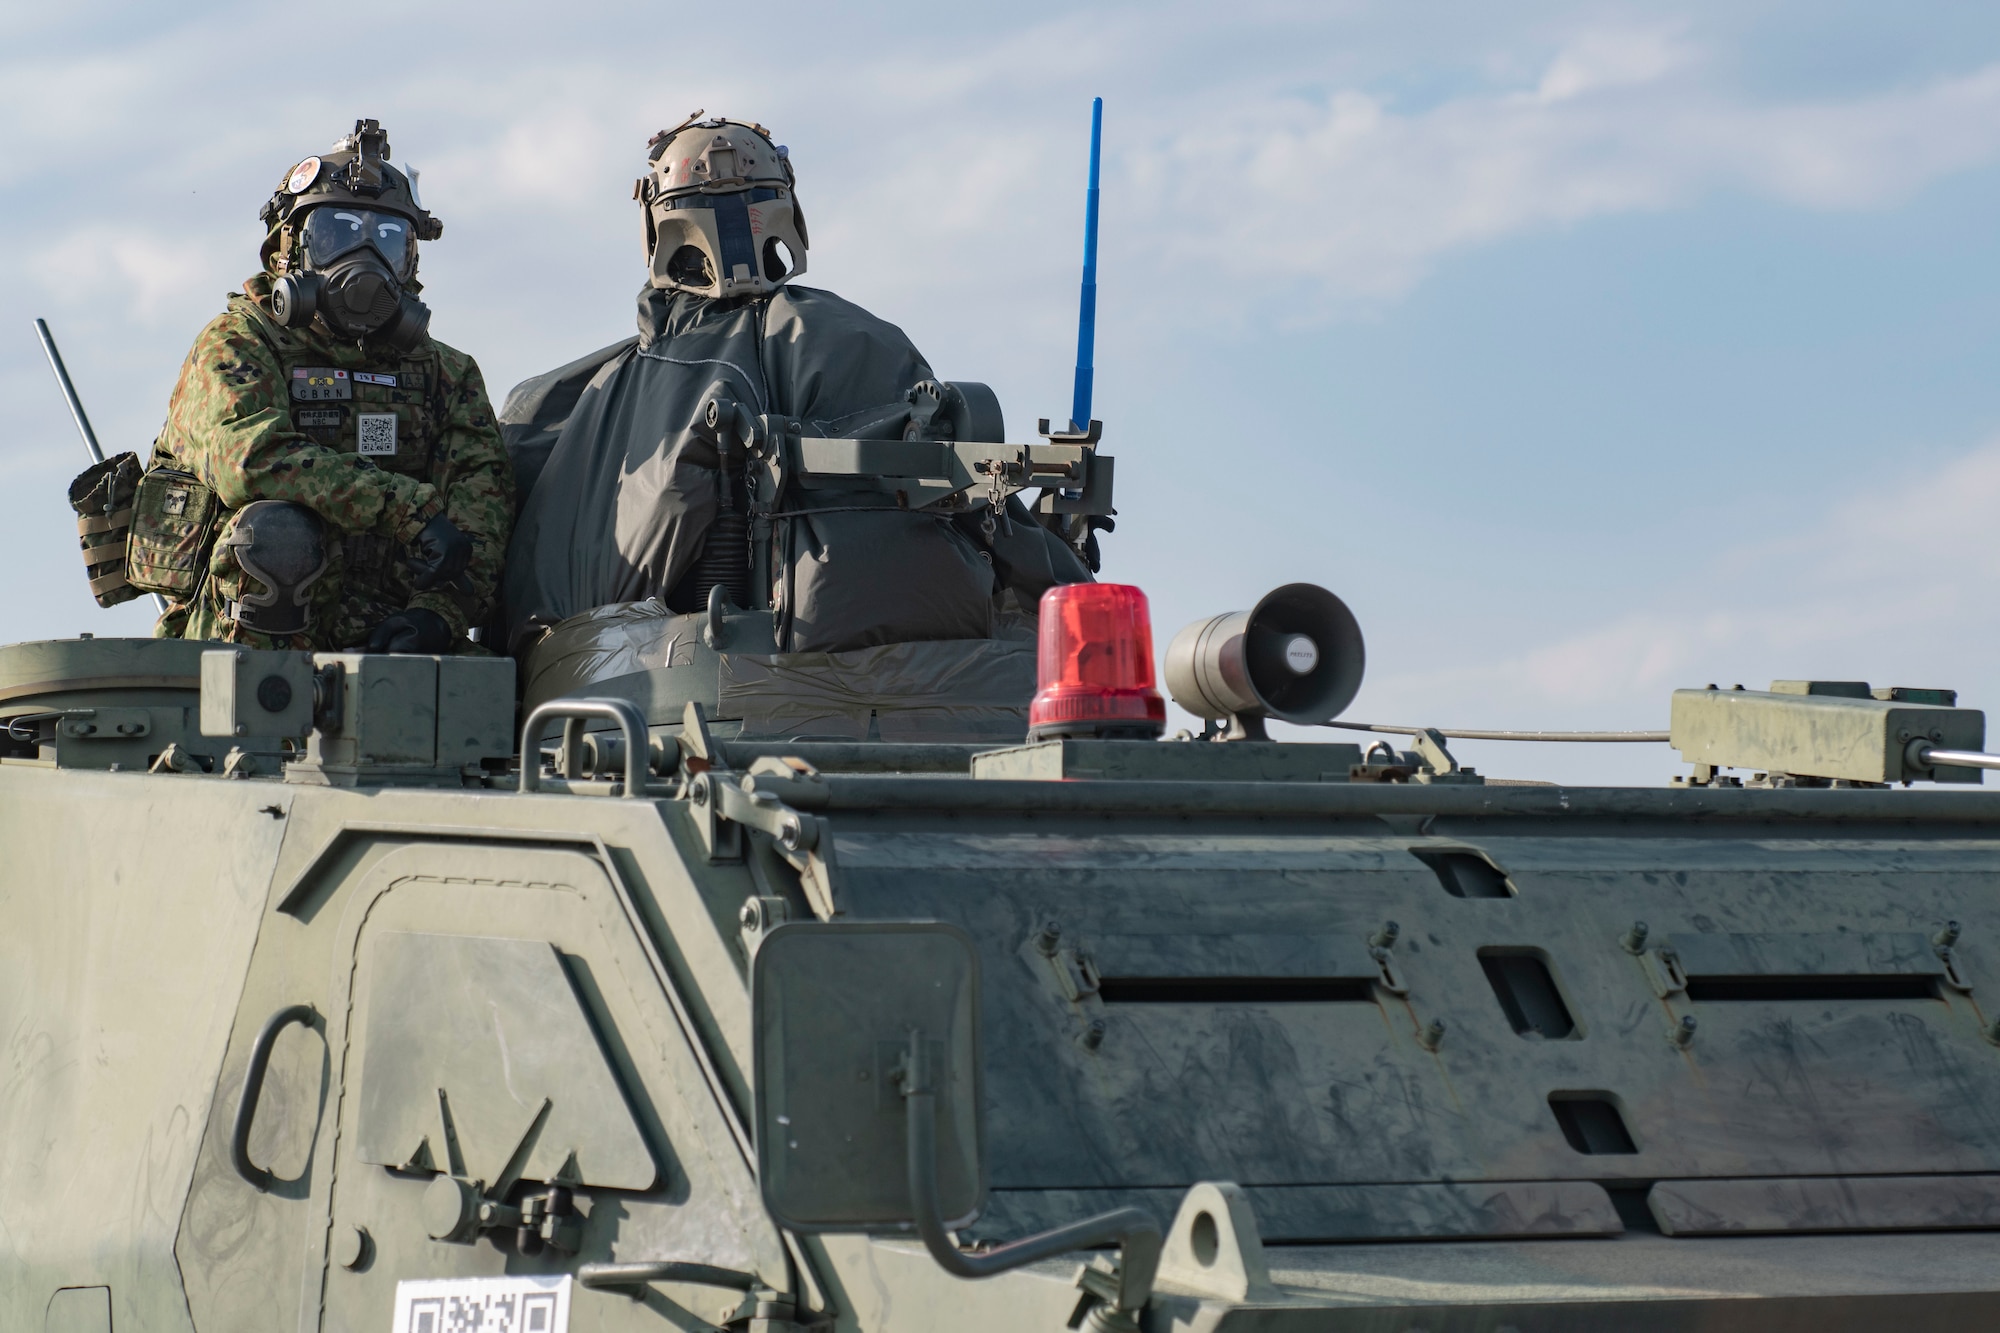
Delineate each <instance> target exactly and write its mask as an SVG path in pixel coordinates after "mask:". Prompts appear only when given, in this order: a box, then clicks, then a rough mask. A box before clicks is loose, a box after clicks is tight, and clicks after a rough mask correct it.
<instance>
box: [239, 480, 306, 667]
mask: <svg viewBox="0 0 2000 1333" xmlns="http://www.w3.org/2000/svg"><path fill="white" fill-rule="evenodd" d="M227 544H228V546H229V547H230V549H231V551H232V553H233V554H234V555H235V557H236V563H237V564H238V565H240V566H242V569H243V572H244V573H246V574H248V575H249V576H250V577H251V578H253V579H255V580H256V581H257V582H259V583H261V584H263V585H264V590H263V591H262V592H245V593H244V594H243V596H242V597H241V599H239V600H238V601H237V603H236V606H235V618H236V623H237V624H239V625H241V626H243V627H244V628H245V629H253V630H256V631H258V632H259V633H262V634H296V633H298V632H299V631H301V630H303V629H305V628H306V626H307V625H308V624H309V623H310V622H311V620H312V608H311V607H310V606H309V605H308V603H307V601H306V592H307V589H309V588H310V587H311V586H312V583H313V580H315V579H317V578H318V577H319V576H320V575H322V574H324V573H325V572H326V564H327V543H326V525H325V524H324V523H322V522H321V521H320V517H319V515H318V514H315V513H314V512H313V511H312V510H310V509H308V508H306V507H305V506H304V505H301V504H293V503H291V502H290V501H288V500H256V501H253V502H251V503H250V504H247V505H244V506H243V508H242V509H240V510H238V511H237V514H236V524H235V526H234V527H232V528H231V529H230V532H229V538H228V543H227Z"/></svg>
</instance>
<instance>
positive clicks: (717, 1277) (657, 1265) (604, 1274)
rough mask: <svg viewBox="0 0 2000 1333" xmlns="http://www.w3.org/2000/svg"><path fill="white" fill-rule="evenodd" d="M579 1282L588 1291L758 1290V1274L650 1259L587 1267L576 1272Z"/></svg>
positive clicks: (712, 1266)
mask: <svg viewBox="0 0 2000 1333" xmlns="http://www.w3.org/2000/svg"><path fill="white" fill-rule="evenodd" d="M576 1280H577V1281H578V1282H580V1283H582V1284H583V1285H584V1286H586V1287H590V1288H593V1289H602V1288H605V1287H643V1286H645V1285H646V1284H647V1283H648V1282H691V1283H694V1284H695V1285H697V1286H702V1287H727V1288H728V1289H729V1290H731V1291H751V1290H753V1289H755V1287H756V1286H757V1275H756V1274H755V1273H741V1272H738V1271H737V1270H736V1269H734V1268H717V1267H716V1266H715V1265H713V1264H689V1263H681V1262H680V1261H678V1260H674V1259H648V1260H646V1261H644V1262H643V1263H631V1264H585V1265H583V1267H581V1268H579V1269H577V1270H576Z"/></svg>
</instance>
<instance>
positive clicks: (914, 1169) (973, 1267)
mask: <svg viewBox="0 0 2000 1333" xmlns="http://www.w3.org/2000/svg"><path fill="white" fill-rule="evenodd" d="M928 1044H929V1043H928V1042H926V1041H925V1039H924V1035H923V1033H922V1032H920V1031H919V1032H914V1033H912V1034H911V1037H910V1049H909V1052H908V1055H907V1056H906V1057H905V1059H906V1063H905V1065H904V1070H905V1074H904V1083H903V1098H904V1102H905V1104H906V1106H907V1107H908V1111H909V1167H910V1203H911V1209H912V1211H913V1212H915V1214H916V1223H917V1234H918V1235H920V1236H922V1237H923V1241H924V1248H925V1249H927V1250H929V1251H930V1254H931V1258H933V1259H935V1260H937V1263H938V1267H940V1268H942V1269H944V1271H945V1272H947V1273H952V1274H955V1275H956V1276H958V1277H993V1276H994V1275H996V1274H999V1273H1006V1272H1010V1271H1012V1270H1013V1269H1016V1268H1021V1267H1024V1266H1026V1265H1028V1264H1032V1263H1039V1262H1040V1261H1042V1260H1043V1259H1053V1258H1055V1257H1056V1256H1057V1255H1059V1254H1068V1253H1069V1252H1070V1251H1071V1250H1081V1249H1088V1248H1090V1247H1092V1246H1096V1245H1110V1244H1115V1245H1117V1246H1119V1247H1120V1254H1119V1262H1118V1300H1117V1308H1118V1309H1119V1310H1121V1311H1128V1312H1129V1311H1133V1310H1139V1309H1142V1308H1144V1306H1145V1304H1146V1300H1147V1298H1148V1297H1150V1296H1151V1295H1152V1293H1153V1277H1154V1275H1155V1274H1156V1273H1157V1272H1158V1271H1159V1267H1160V1228H1159V1224H1158V1223H1156V1222H1154V1221H1153V1219H1152V1217H1151V1216H1150V1215H1149V1214H1147V1213H1145V1212H1143V1211H1141V1210H1140V1209H1137V1208H1115V1209H1113V1210H1112V1211H1110V1212H1108V1213H1099V1214H1098V1215H1097V1216H1095V1217H1086V1218H1084V1219H1083V1220H1082V1221H1081V1222H1072V1223H1070V1224H1069V1225H1068V1226H1063V1227H1057V1228H1056V1229H1055V1230H1053V1231H1044V1232H1042V1233H1041V1234H1040V1235H1039V1236H1028V1237H1026V1238H1024V1239H1021V1240H1017V1241H1015V1242H1013V1243H1012V1244H1010V1245H1002V1246H1001V1247H1000V1248H999V1249H997V1250H990V1251H988V1252H987V1253H985V1254H967V1253H965V1252H964V1251H962V1250H960V1249H959V1248H958V1246H956V1245H954V1244H952V1240H951V1237H950V1236H948V1235H946V1234H945V1226H944V1218H943V1217H942V1216H941V1209H940V1206H939V1202H938V1167H937V1089H936V1088H935V1087H933V1086H932V1084H931V1079H930V1072H929V1066H930V1056H929V1052H928V1050H927V1049H926V1048H927V1046H928Z"/></svg>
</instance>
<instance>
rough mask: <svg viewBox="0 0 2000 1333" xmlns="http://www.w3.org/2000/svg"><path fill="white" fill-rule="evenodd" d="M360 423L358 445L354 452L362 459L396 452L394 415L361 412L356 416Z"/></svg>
mask: <svg viewBox="0 0 2000 1333" xmlns="http://www.w3.org/2000/svg"><path fill="white" fill-rule="evenodd" d="M355 419H356V420H357V421H359V422H360V423H361V438H360V445H359V447H358V448H357V449H356V452H357V453H359V454H361V455H362V456H363V457H367V456H369V455H374V456H377V457H380V456H384V455H388V454H393V453H395V452H396V414H395V413H393V412H362V413H359V414H357V416H356V418H355Z"/></svg>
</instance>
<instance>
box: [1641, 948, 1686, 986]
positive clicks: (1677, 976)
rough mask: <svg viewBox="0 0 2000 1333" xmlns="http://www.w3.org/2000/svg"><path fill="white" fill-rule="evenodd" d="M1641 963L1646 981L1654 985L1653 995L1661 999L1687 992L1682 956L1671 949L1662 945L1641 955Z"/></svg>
mask: <svg viewBox="0 0 2000 1333" xmlns="http://www.w3.org/2000/svg"><path fill="white" fill-rule="evenodd" d="M1639 963H1640V965H1641V966H1643V967H1644V968H1645V969H1646V980H1647V981H1649V982H1651V983H1652V985H1653V994H1655V995H1657V996H1659V997H1660V998H1661V999H1663V1000H1664V999H1666V998H1667V997H1668V996H1670V995H1680V994H1684V993H1685V992H1686V991H1687V984H1688V979H1687V973H1685V972H1683V971H1682V970H1681V956H1680V955H1679V954H1677V953H1675V952H1674V951H1673V949H1671V948H1670V947H1668V946H1666V945H1661V946H1660V947H1659V948H1657V949H1653V950H1650V951H1648V952H1646V953H1642V954H1640V955H1639Z"/></svg>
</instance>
